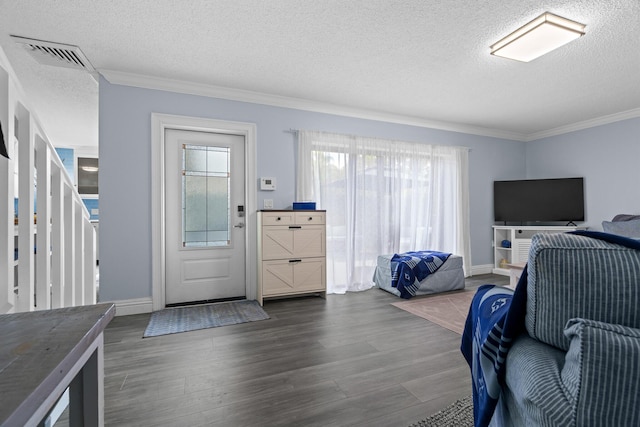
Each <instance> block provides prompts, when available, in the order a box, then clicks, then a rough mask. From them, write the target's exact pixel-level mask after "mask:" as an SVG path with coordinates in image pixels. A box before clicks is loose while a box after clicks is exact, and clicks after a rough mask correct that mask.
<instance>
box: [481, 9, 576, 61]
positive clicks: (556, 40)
mask: <svg viewBox="0 0 640 427" xmlns="http://www.w3.org/2000/svg"><path fill="white" fill-rule="evenodd" d="M584 27H585V25H584V24H580V23H579V22H575V21H571V20H570V19H566V18H562V17H560V16H557V15H554V14H552V13H549V12H546V13H543V14H542V15H540V16H538V17H537V18H536V19H534V20H533V21H531V22H529V23H528V24H526V25H524V26H523V27H521V28H519V29H517V30H516V31H514V32H513V33H511V34H509V35H508V36H506V37H505V38H503V39H502V40H500V41H499V42H497V43H495V44H493V45H492V46H491V54H492V55H495V56H501V57H503V58H509V59H515V60H516V61H521V62H529V61H533V60H534V59H536V58H538V57H539V56H542V55H544V54H545V53H549V52H551V51H552V50H554V49H557V48H559V47H560V46H562V45H565V44H567V43H569V42H570V41H572V40H575V39H577V38H579V37H581V36H582V35H584Z"/></svg>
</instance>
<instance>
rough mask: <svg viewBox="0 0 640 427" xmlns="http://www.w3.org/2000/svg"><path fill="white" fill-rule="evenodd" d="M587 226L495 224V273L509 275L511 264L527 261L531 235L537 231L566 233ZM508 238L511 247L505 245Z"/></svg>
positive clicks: (584, 228) (583, 228)
mask: <svg viewBox="0 0 640 427" xmlns="http://www.w3.org/2000/svg"><path fill="white" fill-rule="evenodd" d="M586 228H587V227H577V226H574V227H571V226H553V225H548V226H511V225H494V226H493V242H492V244H493V273H494V274H502V275H504V276H509V274H510V268H509V264H522V263H526V262H527V259H528V257H529V248H530V247H531V237H533V235H534V234H537V233H566V232H567V231H574V230H586ZM504 240H507V241H509V242H510V246H511V247H504V246H503V245H502V242H503V241H504Z"/></svg>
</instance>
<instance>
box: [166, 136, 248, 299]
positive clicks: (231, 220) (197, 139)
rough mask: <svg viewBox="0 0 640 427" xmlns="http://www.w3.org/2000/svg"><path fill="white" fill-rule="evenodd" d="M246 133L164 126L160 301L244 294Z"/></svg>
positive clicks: (232, 296) (233, 296) (227, 296)
mask: <svg viewBox="0 0 640 427" xmlns="http://www.w3.org/2000/svg"><path fill="white" fill-rule="evenodd" d="M244 165H245V138H244V136H242V135H231V134H225V133H214V132H198V131H189V130H178V129H166V130H165V175H164V176H165V204H164V205H165V224H164V227H165V275H166V276H165V277H166V285H165V303H166V304H167V305H169V304H179V303H185V302H195V301H207V300H216V299H225V298H236V297H244V296H245V289H246V284H245V271H246V270H245V262H246V260H245V227H244V226H245V217H244V215H245V211H244V207H245V205H246V204H245V194H244V188H245V182H244V181H245V171H244Z"/></svg>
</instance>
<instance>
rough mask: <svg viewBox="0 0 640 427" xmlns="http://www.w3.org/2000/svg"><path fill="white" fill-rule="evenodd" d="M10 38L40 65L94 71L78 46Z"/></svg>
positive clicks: (18, 37) (16, 37)
mask: <svg viewBox="0 0 640 427" xmlns="http://www.w3.org/2000/svg"><path fill="white" fill-rule="evenodd" d="M11 38H12V39H13V41H15V42H16V43H18V44H21V45H23V46H24V48H25V49H26V51H27V52H28V53H29V54H30V55H31V56H32V57H33V58H34V59H35V60H36V61H38V62H39V63H40V64H44V65H51V66H54V67H65V68H73V69H76V70H85V71H88V72H90V73H92V72H94V71H95V69H94V68H93V66H92V65H91V63H90V62H89V60H88V59H87V57H86V56H84V54H83V53H82V51H81V50H80V48H79V47H78V46H73V45H70V44H63V43H53V42H47V41H44V40H36V39H29V38H26V37H20V36H11Z"/></svg>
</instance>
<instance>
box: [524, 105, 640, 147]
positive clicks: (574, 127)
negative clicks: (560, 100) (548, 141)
mask: <svg viewBox="0 0 640 427" xmlns="http://www.w3.org/2000/svg"><path fill="white" fill-rule="evenodd" d="M637 117H640V108H634V109H632V110H627V111H622V112H620V113H615V114H609V115H606V116H602V117H596V118H595V119H589V120H584V121H582V122H577V123H573V124H570V125H566V126H560V127H557V128H554V129H549V130H545V131H541V132H535V133H530V134H528V135H527V137H526V139H525V141H537V140H539V139H543V138H549V137H551V136H558V135H563V134H565V133H569V132H575V131H579V130H583V129H589V128H592V127H596V126H602V125H607V124H609V123H614V122H619V121H622V120H627V119H635V118H637Z"/></svg>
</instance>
